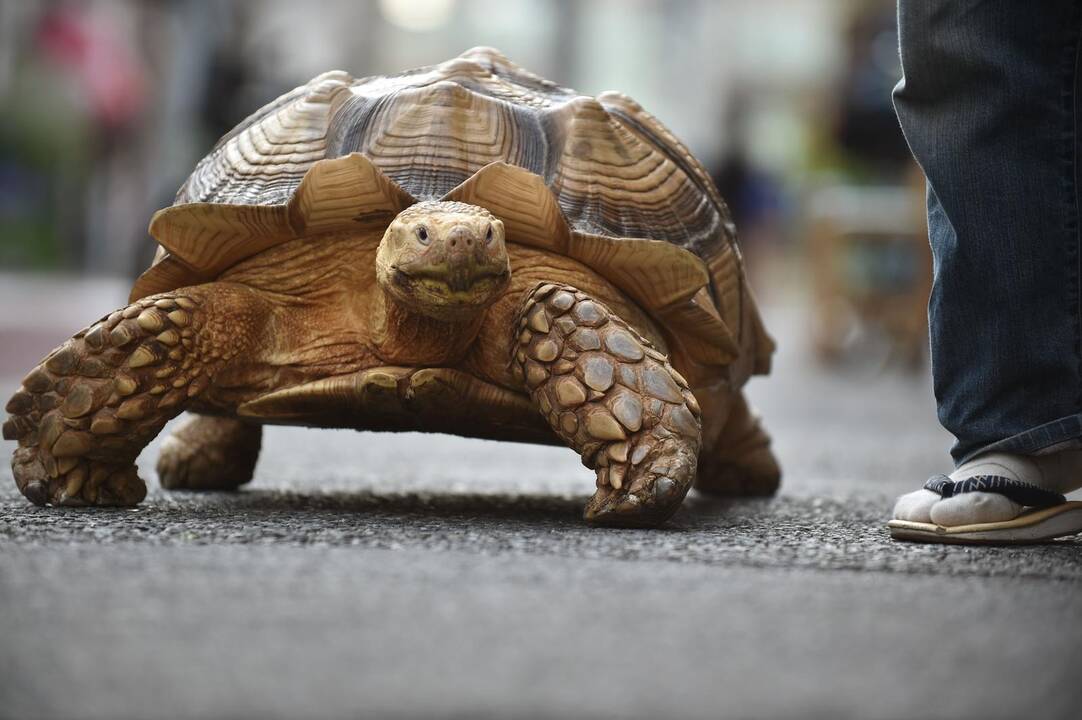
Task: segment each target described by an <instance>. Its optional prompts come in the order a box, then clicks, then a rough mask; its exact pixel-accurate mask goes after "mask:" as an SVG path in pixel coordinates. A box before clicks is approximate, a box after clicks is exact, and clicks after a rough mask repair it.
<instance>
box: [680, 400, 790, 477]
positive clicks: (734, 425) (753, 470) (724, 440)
mask: <svg viewBox="0 0 1082 720" xmlns="http://www.w3.org/2000/svg"><path fill="white" fill-rule="evenodd" d="M780 482H781V468H780V467H778V461H777V459H776V458H775V457H774V453H773V452H771V450H770V436H769V435H767V434H766V431H765V430H763V426H762V425H761V424H760V422H759V418H758V416H756V415H755V413H753V412H752V410H751V408H750V407H749V406H748V401H747V398H745V397H744V394H743V393H736V396H735V397H734V398H733V405H732V409H731V410H730V411H729V416H728V418H726V421H725V426H724V427H723V428H722V431H721V435H720V436H719V437H718V439H717V440H716V441H715V442H714V444H713V445H712V446H710V447H706V448H704V449H703V452H702V455H701V456H700V458H699V477H698V478H697V479H696V480H695V489H696V490H698V491H699V492H701V493H706V494H707V495H722V496H725V495H731V496H740V497H749V496H766V495H773V494H774V493H775V492H776V491H777V489H778V485H779V483H780Z"/></svg>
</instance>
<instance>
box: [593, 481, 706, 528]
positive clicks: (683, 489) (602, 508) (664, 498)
mask: <svg viewBox="0 0 1082 720" xmlns="http://www.w3.org/2000/svg"><path fill="white" fill-rule="evenodd" d="M690 486H691V483H690V482H686V481H685V482H677V481H676V480H673V479H672V478H670V477H665V476H662V477H658V478H657V479H656V480H655V481H654V483H653V488H652V490H650V489H647V488H643V490H642V491H641V492H640V493H639V494H635V493H630V492H624V491H620V490H613V489H612V488H611V487H608V486H605V487H600V488H598V490H597V492H596V493H594V496H593V497H592V498H590V501H589V502H588V503H587V504H586V509H585V511H584V512H583V518H585V519H586V521H587V522H590V523H591V524H593V525H604V526H607V527H657V526H659V525H661V524H662V523H664V522H665V521H666V520H668V519H669V518H670V517H672V515H673V513H675V512H676V510H677V508H679V507H680V504H681V503H682V502H683V500H684V496H685V495H686V494H687V492H688V488H689V487H690Z"/></svg>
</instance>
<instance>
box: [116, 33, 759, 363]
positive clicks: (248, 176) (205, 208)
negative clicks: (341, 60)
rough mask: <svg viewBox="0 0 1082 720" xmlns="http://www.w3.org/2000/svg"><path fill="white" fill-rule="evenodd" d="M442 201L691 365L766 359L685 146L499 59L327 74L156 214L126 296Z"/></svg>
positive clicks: (734, 258) (728, 247)
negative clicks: (651, 328) (638, 324)
mask: <svg viewBox="0 0 1082 720" xmlns="http://www.w3.org/2000/svg"><path fill="white" fill-rule="evenodd" d="M443 198H447V199H454V200H459V201H462V202H469V203H472V204H477V205H481V206H483V207H486V208H488V209H489V210H490V211H492V212H493V213H495V214H496V215H497V216H499V217H501V219H503V220H504V221H505V224H506V225H507V227H508V238H509V240H510V241H512V242H521V243H523V244H527V245H533V246H536V247H542V248H545V249H547V250H550V251H552V252H557V253H561V254H565V255H568V256H571V257H573V258H575V259H577V260H579V261H581V262H583V263H584V264H586V265H587V266H589V267H591V268H593V269H594V270H595V271H597V272H598V273H599V274H601V275H602V276H604V277H606V278H607V279H608V280H610V281H611V282H613V284H615V285H616V286H617V287H619V288H620V289H622V290H624V291H625V292H627V293H628V294H629V295H630V296H631V297H632V298H633V299H634V300H635V301H636V302H638V303H639V304H641V305H642V306H643V308H644V309H646V310H647V311H648V312H650V313H651V314H652V315H654V316H655V317H656V318H658V319H659V320H661V321H663V322H665V323H669V325H667V328H668V329H669V330H671V332H672V333H675V334H676V335H677V336H678V337H676V338H675V339H676V340H677V341H678V342H675V343H674V347H677V348H679V349H680V351H681V352H684V353H685V354H686V355H687V359H688V362H690V363H693V364H695V363H697V364H699V365H702V366H704V367H705V366H709V367H718V366H724V365H727V364H730V363H731V361H732V360H733V359H734V357H736V356H737V355H739V354H742V353H752V354H758V355H762V354H763V353H766V355H767V359H768V358H769V348H770V347H771V346H772V344H771V343H770V342H769V337H768V336H766V335H765V332H764V331H763V330H762V322H761V319H760V318H759V317H758V312H757V310H756V309H755V307H754V301H753V299H752V298H751V296H750V293H749V292H748V291H747V288H746V283H745V281H744V277H743V261H742V258H741V256H740V252H739V249H738V247H737V245H736V241H735V235H734V231H733V226H732V221H731V218H730V216H729V212H728V209H727V208H726V206H725V204H724V202H723V201H722V199H721V197H720V195H719V194H718V192H717V189H716V188H715V187H714V185H713V183H712V182H711V180H710V178H709V176H708V175H707V173H706V171H705V170H704V169H703V167H702V165H701V164H700V163H699V162H698V161H697V160H696V159H695V158H694V157H693V156H692V155H691V153H690V152H688V150H687V148H685V147H684V146H683V145H682V144H681V143H680V142H679V141H678V140H677V139H676V138H675V137H674V136H673V135H672V133H671V132H670V131H669V130H668V129H667V128H665V127H664V126H663V125H662V124H661V123H660V122H659V121H658V120H657V119H656V118H654V117H653V116H652V115H650V114H649V113H647V112H646V111H644V110H643V109H642V108H641V107H640V106H639V105H638V104H637V103H635V102H634V101H633V100H631V99H630V98H628V97H626V96H624V95H621V94H619V93H602V94H601V95H600V96H598V97H597V98H593V97H588V96H584V95H581V94H579V93H576V92H574V91H573V90H569V89H566V88H563V87H560V86H558V85H556V84H555V83H552V82H550V81H548V80H545V79H544V78H541V77H539V76H537V75H535V74H532V73H530V72H528V71H526V70H524V69H522V68H520V67H518V66H517V65H515V64H514V63H512V62H511V61H510V60H508V59H507V58H506V57H505V56H503V55H502V54H500V53H499V52H498V51H495V50H493V49H491V48H474V49H472V50H468V51H467V52H465V53H463V54H462V55H461V56H459V57H457V58H453V59H451V60H448V61H446V62H443V63H440V64H438V65H433V66H430V67H426V68H419V69H417V70H412V71H408V72H405V73H402V74H399V75H395V76H387V77H371V78H363V79H354V78H353V77H351V76H350V75H349V74H347V73H345V72H342V71H332V72H328V73H324V74H323V75H320V76H318V77H316V78H314V79H313V80H312V81H310V82H309V83H308V84H307V85H305V86H303V87H301V88H298V89H296V90H294V91H292V92H290V93H287V94H286V95H284V96H282V97H281V98H279V99H278V100H275V101H273V102H271V103H270V104H268V105H267V106H266V107H264V108H262V109H260V110H259V111H257V112H256V113H254V114H253V115H251V116H249V117H248V118H247V119H246V120H244V121H243V122H242V123H241V124H240V125H238V127H237V128H236V129H234V130H233V131H231V132H230V133H229V134H227V135H226V136H225V137H223V138H222V140H220V141H219V142H218V144H217V145H216V146H215V147H214V149H213V150H212V151H211V152H210V154H208V155H207V157H206V158H204V159H203V160H202V161H201V162H200V163H199V164H198V165H197V167H196V168H195V170H194V171H193V173H192V175H191V176H190V177H189V178H188V180H187V181H186V182H185V184H184V185H183V187H182V188H181V189H180V191H179V192H178V194H177V200H176V204H175V205H174V206H173V207H171V208H167V209H166V210H164V211H161V212H159V213H158V214H157V215H156V216H155V218H154V221H153V222H152V224H151V234H152V235H153V236H154V237H155V239H157V240H158V242H159V243H160V244H161V246H162V247H164V248H165V249H166V250H168V252H166V253H159V256H158V258H157V260H156V262H155V265H154V266H152V267H151V268H150V270H148V271H147V272H146V273H145V274H144V275H143V277H141V278H140V280H139V281H138V282H137V284H136V286H135V288H133V291H132V295H133V297H142V296H145V295H147V294H150V293H151V292H161V291H163V290H169V289H172V288H175V287H177V286H178V283H181V284H183V283H185V282H193V281H194V282H201V281H205V280H207V279H211V278H213V277H215V276H217V275H218V274H220V273H221V272H222V271H223V270H225V269H226V268H228V267H229V266H230V265H232V264H235V263H236V262H239V261H240V260H242V259H244V258H245V257H250V256H251V255H254V254H256V253H258V252H261V251H262V250H264V249H266V248H268V247H272V246H273V245H275V244H278V243H280V242H285V241H287V240H290V239H295V238H298V237H307V236H315V235H318V234H320V233H323V232H330V231H333V230H339V229H343V228H348V227H357V226H358V224H368V223H372V224H379V223H386V222H387V221H389V220H390V218H391V217H393V215H394V214H395V213H397V212H399V211H400V210H402V209H404V207H407V206H408V205H409V204H411V203H413V202H417V201H423V200H436V199H443ZM764 362H765V361H764V360H763V359H762V358H759V360H757V361H756V362H753V363H740V364H738V365H740V367H756V368H761V367H763V366H764ZM741 372H743V371H741ZM730 380H731V381H733V382H734V384H736V383H739V382H742V378H732V377H730Z"/></svg>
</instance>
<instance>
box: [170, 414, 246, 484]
mask: <svg viewBox="0 0 1082 720" xmlns="http://www.w3.org/2000/svg"><path fill="white" fill-rule="evenodd" d="M262 437H263V428H262V427H261V426H259V425H253V424H252V423H248V422H244V421H243V420H237V419H236V418H229V417H215V416H213V415H193V416H192V417H190V418H188V420H187V421H186V422H184V424H182V425H181V426H180V427H178V428H177V429H176V430H174V431H173V434H172V435H170V436H169V437H168V438H167V439H166V440H165V442H163V443H162V449H161V454H159V455H158V479H159V480H160V481H161V484H162V487H163V488H166V489H167V490H236V489H237V488H238V487H240V486H241V485H243V484H244V483H246V482H248V481H249V480H251V479H252V473H254V472H255V464H256V460H258V459H259V449H260V445H261V444H262V442H261V440H262Z"/></svg>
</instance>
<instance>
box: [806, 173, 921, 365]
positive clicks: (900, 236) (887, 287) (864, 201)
mask: <svg viewBox="0 0 1082 720" xmlns="http://www.w3.org/2000/svg"><path fill="white" fill-rule="evenodd" d="M808 210H809V212H808V218H809V222H810V233H809V238H808V251H809V256H810V266H811V273H812V277H811V282H812V297H813V299H814V304H815V306H814V308H813V309H812V329H811V334H812V338H811V340H812V344H813V347H814V350H815V353H816V355H817V357H818V358H819V359H820V360H821V361H822V362H824V363H827V364H835V363H840V362H842V361H843V360H852V359H857V358H858V357H860V356H864V358H865V359H867V357H868V356H872V357H876V358H877V359H879V360H881V361H882V362H883V363H884V364H891V365H901V366H904V367H906V368H908V369H913V370H915V369H917V368H919V367H921V366H922V365H923V363H924V357H925V353H926V349H927V345H928V340H927V327H928V315H927V304H928V293H929V292H930V291H931V285H932V258H931V250H930V248H929V246H928V237H927V230H926V221H925V217H924V178H923V175H921V173H920V171H919V170H917V169H916V168H914V169H913V171H912V172H911V173H910V174H909V181H908V183H907V184H904V185H874V186H867V185H865V186H858V185H834V186H830V187H824V188H821V189H819V190H817V191H815V192H814V193H812V195H811V197H810V199H809V208H808Z"/></svg>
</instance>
